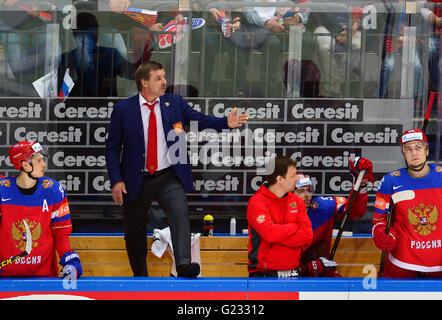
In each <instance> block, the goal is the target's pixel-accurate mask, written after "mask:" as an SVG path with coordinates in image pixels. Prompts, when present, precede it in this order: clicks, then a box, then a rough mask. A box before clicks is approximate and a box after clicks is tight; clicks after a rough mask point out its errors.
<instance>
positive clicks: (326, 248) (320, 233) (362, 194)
mask: <svg viewBox="0 0 442 320" xmlns="http://www.w3.org/2000/svg"><path fill="white" fill-rule="evenodd" d="M361 170H365V175H364V177H363V179H362V182H361V186H360V189H359V192H358V194H357V195H356V196H355V199H354V202H353V205H352V207H351V209H350V212H349V215H348V219H349V220H351V219H360V218H362V217H363V216H364V214H365V213H366V211H367V202H368V194H367V188H366V186H367V183H368V182H369V181H370V182H373V181H374V178H373V175H372V172H373V164H372V163H371V161H370V160H368V159H366V158H361V157H357V158H356V159H355V161H353V160H352V159H350V173H351V174H352V176H353V180H354V181H355V180H356V179H357V177H358V175H359V172H360V171H361ZM298 178H299V180H298V182H297V183H296V188H295V190H294V193H295V194H296V195H297V196H299V197H300V198H302V199H303V200H304V202H305V204H306V206H307V214H308V217H309V218H310V221H311V223H312V228H313V243H312V244H311V245H310V247H309V248H308V249H307V250H305V251H304V252H303V254H302V258H301V265H302V268H301V269H302V275H303V276H310V277H311V276H315V277H318V276H319V277H320V276H322V277H338V276H339V274H338V273H337V271H336V267H337V264H336V262H334V261H330V260H328V258H329V254H330V248H331V242H332V234H333V224H334V221H335V219H336V220H342V218H343V217H344V212H345V210H346V208H347V206H348V204H349V202H350V197H351V195H352V193H353V192H354V190H353V189H352V190H351V192H350V195H349V197H348V198H345V197H334V196H332V197H315V198H314V199H312V194H313V192H314V190H313V184H312V181H311V180H310V177H309V176H308V175H304V174H302V173H298Z"/></svg>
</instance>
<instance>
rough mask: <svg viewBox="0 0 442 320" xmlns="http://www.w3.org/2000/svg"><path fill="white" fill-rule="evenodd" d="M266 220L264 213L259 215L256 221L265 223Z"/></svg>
mask: <svg viewBox="0 0 442 320" xmlns="http://www.w3.org/2000/svg"><path fill="white" fill-rule="evenodd" d="M265 220H266V216H265V215H263V214H261V215H259V216H258V217H257V218H256V221H257V222H258V223H263V222H264V221H265Z"/></svg>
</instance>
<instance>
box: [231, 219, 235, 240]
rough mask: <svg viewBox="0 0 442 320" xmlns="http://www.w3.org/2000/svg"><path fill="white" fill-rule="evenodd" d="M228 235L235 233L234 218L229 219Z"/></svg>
mask: <svg viewBox="0 0 442 320" xmlns="http://www.w3.org/2000/svg"><path fill="white" fill-rule="evenodd" d="M230 235H231V236H234V235H236V219H235V218H231V219H230Z"/></svg>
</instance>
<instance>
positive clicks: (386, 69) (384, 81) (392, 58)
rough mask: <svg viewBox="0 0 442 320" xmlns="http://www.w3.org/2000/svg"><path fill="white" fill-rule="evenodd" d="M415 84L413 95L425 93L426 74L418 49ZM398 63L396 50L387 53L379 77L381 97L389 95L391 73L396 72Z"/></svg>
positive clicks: (415, 55)
mask: <svg viewBox="0 0 442 320" xmlns="http://www.w3.org/2000/svg"><path fill="white" fill-rule="evenodd" d="M414 57H415V59H414V85H413V97H418V96H420V95H422V94H423V89H424V85H423V84H424V82H423V81H424V76H423V68H422V63H421V60H420V58H419V54H418V52H417V50H416V51H415V53H414ZM395 65H396V55H395V52H392V53H386V54H385V58H384V60H383V61H382V65H381V73H380V79H379V98H385V97H386V95H387V88H388V82H389V81H390V78H391V75H392V74H393V72H394V68H395Z"/></svg>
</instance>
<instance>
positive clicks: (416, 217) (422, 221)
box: [408, 202, 439, 236]
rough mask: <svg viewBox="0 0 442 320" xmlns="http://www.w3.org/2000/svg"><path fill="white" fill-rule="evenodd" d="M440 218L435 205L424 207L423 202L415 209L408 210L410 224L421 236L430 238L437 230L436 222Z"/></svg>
mask: <svg viewBox="0 0 442 320" xmlns="http://www.w3.org/2000/svg"><path fill="white" fill-rule="evenodd" d="M438 218H439V211H438V210H437V207H436V206H435V205H431V204H430V205H428V206H426V205H424V204H423V203H422V202H421V203H420V204H419V205H417V206H414V207H411V208H408V222H409V223H410V224H411V225H412V227H413V231H414V232H416V233H417V234H419V235H421V236H428V235H429V234H431V232H433V231H434V230H436V222H437V220H438Z"/></svg>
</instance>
